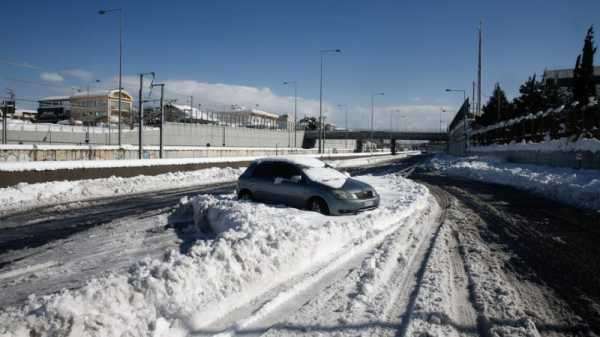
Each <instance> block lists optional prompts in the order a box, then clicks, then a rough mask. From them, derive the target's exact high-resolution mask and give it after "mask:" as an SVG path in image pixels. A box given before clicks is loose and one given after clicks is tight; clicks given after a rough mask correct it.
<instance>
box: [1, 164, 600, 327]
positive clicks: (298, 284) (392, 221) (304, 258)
mask: <svg viewBox="0 0 600 337" xmlns="http://www.w3.org/2000/svg"><path fill="white" fill-rule="evenodd" d="M419 160H420V159H416V158H413V159H410V160H406V161H402V162H399V163H396V164H393V165H387V166H385V167H381V168H378V169H376V170H372V171H364V172H362V173H371V174H370V175H363V176H359V177H358V179H361V180H364V181H366V182H368V183H370V184H372V185H373V186H375V188H376V189H377V190H378V191H379V192H380V193H381V196H382V205H381V207H380V208H379V209H377V210H374V211H370V212H365V213H361V214H359V215H358V216H342V217H326V216H322V215H320V214H316V213H312V212H305V211H301V210H296V209H289V208H286V207H282V206H276V205H275V206H274V205H264V204H258V203H251V202H243V201H238V200H236V199H235V198H234V197H233V195H232V194H231V193H230V192H229V191H228V190H227V189H224V190H223V191H222V193H221V194H213V193H209V194H200V195H197V196H195V197H191V198H184V199H183V200H182V201H181V202H180V204H179V206H178V207H177V209H176V210H175V211H173V210H172V209H171V208H170V207H164V208H160V207H159V208H156V209H153V210H150V209H148V210H145V211H144V212H141V213H139V214H135V215H129V216H125V217H120V218H117V219H115V220H114V221H111V222H107V223H105V224H102V225H99V226H94V227H92V228H90V229H88V230H85V231H81V232H78V233H76V234H73V235H70V236H68V237H66V238H63V239H60V240H56V241H53V242H50V243H46V244H44V245H41V246H39V247H37V248H32V249H25V250H19V251H16V252H13V253H11V254H13V255H12V261H11V262H10V264H9V266H10V268H9V270H7V269H6V268H4V269H0V287H1V288H2V293H3V296H2V300H5V299H7V298H8V299H10V298H13V300H12V301H11V300H7V301H4V304H1V306H2V309H0V335H1V336H4V335H6V336H30V335H34V336H37V335H53V334H54V335H58V336H124V335H128V336H156V337H159V336H213V335H217V336H300V335H302V336H414V337H417V336H486V337H487V336H590V335H593V333H597V327H598V318H597V317H600V316H599V315H598V311H597V310H596V309H595V308H597V307H600V306H598V305H597V304H596V303H598V302H597V293H596V291H597V289H596V288H597V286H595V284H597V282H595V280H596V279H597V276H594V275H597V273H595V271H596V270H597V269H596V268H597V267H599V266H597V263H596V264H594V263H593V262H591V261H593V256H598V255H600V253H599V252H597V251H598V248H595V246H594V242H596V240H595V239H594V238H595V237H596V236H597V234H596V232H595V231H594V230H593V229H590V230H589V231H588V230H587V228H592V227H593V226H592V225H593V224H592V222H593V220H590V221H592V222H590V223H589V226H587V225H583V224H581V223H579V224H578V225H579V226H580V227H581V226H584V228H580V230H581V231H582V232H574V231H573V230H572V229H570V228H569V225H572V224H568V225H565V224H563V223H562V221H563V220H562V219H561V217H560V216H564V212H566V210H567V208H566V207H564V208H562V209H561V210H560V212H563V213H561V214H560V215H557V214H555V213H553V212H554V209H557V207H555V205H553V204H551V203H550V204H545V202H543V201H540V200H535V199H534V198H532V197H528V196H527V195H526V193H523V192H517V193H512V194H511V192H510V191H511V189H510V188H508V187H507V188H499V187H495V186H492V187H489V186H487V185H485V184H481V183H479V185H474V184H475V183H470V182H465V181H464V180H452V179H449V178H446V177H442V176H439V175H437V174H431V175H429V174H425V173H423V172H420V171H417V173H416V174H415V177H416V179H418V180H419V181H422V182H423V183H424V184H427V187H426V186H425V185H423V184H419V183H416V182H414V181H412V180H408V179H405V178H403V177H402V176H403V175H408V174H410V173H411V172H413V170H414V167H415V166H414V164H415V163H416V162H418V161H419ZM359 172H360V171H359ZM362 173H361V174H362ZM480 185H481V186H483V187H481V186H480ZM473 186H475V187H477V188H474V187H473ZM522 198H526V199H523V200H527V202H531V203H532V205H535V207H534V208H535V210H536V212H532V211H531V210H529V211H525V210H522V208H523V206H521V205H520V204H519V203H518V202H517V203H516V204H513V203H514V200H513V199H517V200H522ZM572 212H573V213H571V214H570V215H569V217H570V218H572V219H573V218H575V219H579V218H577V217H581V219H591V218H589V215H588V214H587V213H586V214H580V213H578V212H579V211H577V210H573V211H572ZM581 212H583V211H581ZM572 221H573V220H572ZM586 221H587V220H586ZM548 226H550V227H552V228H553V229H552V231H550V232H546V230H547V227H548ZM561 226H563V227H564V228H563V229H559V227H561ZM586 226H587V227H586ZM584 229H585V230H584ZM596 253H598V254H596ZM549 254H552V255H549ZM575 254H579V255H581V256H585V258H584V259H582V260H581V261H580V260H574V259H573V255H575ZM5 256H6V254H5ZM548 256H552V259H549V258H548ZM569 259H570V260H569ZM32 262H35V263H32ZM0 268H2V267H1V266H0ZM561 273H562V274H566V275H569V273H571V275H573V279H572V280H571V279H570V278H568V277H566V278H560V277H555V276H556V275H558V274H561ZM590 273H591V274H590ZM85 280H87V281H88V282H87V283H85V284H84V282H83V281H85ZM62 287H67V288H72V289H71V290H62V291H60V292H58V293H54V294H49V293H52V292H54V291H56V290H58V289H59V288H62ZM8 292H11V295H4V294H7V293H8ZM571 292H573V293H574V294H576V296H569V294H570V293H571ZM12 293H14V294H16V295H14V296H13V295H12ZM26 293H39V294H49V295H44V296H40V295H38V296H31V297H30V298H28V299H26V300H24V301H23V295H24V294H26ZM11 296H13V297H11ZM17 299H20V300H17ZM595 310H596V311H595Z"/></svg>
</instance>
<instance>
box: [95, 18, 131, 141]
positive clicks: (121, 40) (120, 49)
mask: <svg viewBox="0 0 600 337" xmlns="http://www.w3.org/2000/svg"><path fill="white" fill-rule="evenodd" d="M108 13H119V99H118V103H117V104H118V106H117V109H118V110H119V146H121V90H123V10H122V9H121V8H114V9H105V10H99V11H98V14H100V15H105V14H108ZM109 105H110V104H109ZM111 111H112V108H111V107H109V109H108V112H109V116H108V118H109V120H108V143H109V144H110V124H111V123H110V115H111ZM129 113H131V111H129ZM131 128H133V123H132V124H131Z"/></svg>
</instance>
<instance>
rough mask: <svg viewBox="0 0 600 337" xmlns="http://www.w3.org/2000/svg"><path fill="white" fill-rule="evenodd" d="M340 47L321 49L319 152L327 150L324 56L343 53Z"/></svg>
mask: <svg viewBox="0 0 600 337" xmlns="http://www.w3.org/2000/svg"><path fill="white" fill-rule="evenodd" d="M341 52H342V51H341V50H340V49H326V50H321V51H320V54H321V81H320V82H319V125H318V126H319V138H318V139H319V153H323V152H324V150H325V144H324V140H325V128H324V127H323V58H324V56H325V54H333V53H341Z"/></svg>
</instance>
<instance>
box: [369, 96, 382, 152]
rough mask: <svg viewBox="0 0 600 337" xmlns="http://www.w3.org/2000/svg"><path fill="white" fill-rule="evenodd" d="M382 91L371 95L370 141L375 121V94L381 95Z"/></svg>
mask: <svg viewBox="0 0 600 337" xmlns="http://www.w3.org/2000/svg"><path fill="white" fill-rule="evenodd" d="M383 95H384V93H383V92H379V93H376V94H373V95H371V137H370V138H371V139H370V140H371V143H373V132H374V125H375V124H374V122H375V96H383Z"/></svg>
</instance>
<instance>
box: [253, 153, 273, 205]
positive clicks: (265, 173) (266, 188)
mask: <svg viewBox="0 0 600 337" xmlns="http://www.w3.org/2000/svg"><path fill="white" fill-rule="evenodd" d="M273 165H274V163H273V162H268V161H266V162H261V163H259V164H258V165H257V166H256V168H255V169H254V172H253V174H252V178H251V179H249V185H250V191H251V192H252V195H253V196H254V198H255V199H256V200H258V201H263V202H273V201H274V196H273V181H274V177H273Z"/></svg>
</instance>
